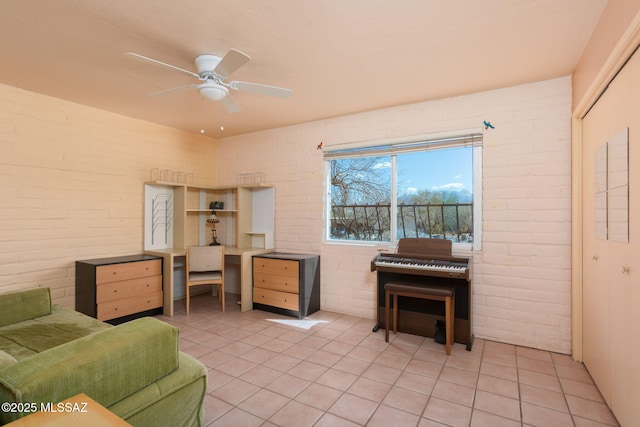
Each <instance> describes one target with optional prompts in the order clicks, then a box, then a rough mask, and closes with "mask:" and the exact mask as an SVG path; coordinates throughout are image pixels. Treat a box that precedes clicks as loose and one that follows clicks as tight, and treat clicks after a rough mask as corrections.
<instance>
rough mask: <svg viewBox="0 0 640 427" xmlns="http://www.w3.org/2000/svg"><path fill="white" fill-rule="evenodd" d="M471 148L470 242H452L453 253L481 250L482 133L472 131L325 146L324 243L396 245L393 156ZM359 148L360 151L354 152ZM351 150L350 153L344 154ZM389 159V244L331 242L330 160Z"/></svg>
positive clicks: (394, 159) (339, 240) (394, 161)
mask: <svg viewBox="0 0 640 427" xmlns="http://www.w3.org/2000/svg"><path fill="white" fill-rule="evenodd" d="M464 146H473V166H472V167H473V234H474V238H473V243H462V242H460V243H458V242H453V250H454V251H455V252H457V253H466V252H472V251H479V250H480V249H481V248H482V130H480V129H472V130H463V131H456V132H447V133H438V134H424V135H414V136H410V137H402V138H394V139H382V140H374V141H360V142H350V143H344V144H334V145H328V146H326V147H325V148H324V149H323V151H324V158H325V172H324V173H325V184H324V186H325V192H324V194H325V196H324V201H323V203H324V218H323V219H324V221H323V222H324V225H323V241H324V243H325V244H337V245H353V246H374V247H379V248H384V249H393V248H395V246H396V245H397V244H398V240H397V237H396V236H397V188H396V187H397V185H396V184H397V183H396V179H397V173H396V170H397V168H396V166H397V165H396V161H397V158H396V155H397V154H401V153H410V152H417V151H429V150H432V149H433V150H435V149H446V148H455V147H464ZM358 149H362V151H358ZM347 150H354V151H351V152H349V151H347ZM376 155H377V156H380V155H388V156H391V162H392V171H393V173H392V174H391V199H392V200H393V201H394V202H393V203H391V218H390V222H391V241H390V242H377V241H365V240H341V239H331V238H330V236H329V234H330V230H329V226H328V222H329V218H330V217H331V182H330V179H331V167H330V162H331V160H339V159H344V158H349V157H365V156H376Z"/></svg>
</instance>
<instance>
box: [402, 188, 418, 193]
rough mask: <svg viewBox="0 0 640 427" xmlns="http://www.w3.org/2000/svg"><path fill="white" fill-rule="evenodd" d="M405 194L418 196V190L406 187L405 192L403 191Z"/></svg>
mask: <svg viewBox="0 0 640 427" xmlns="http://www.w3.org/2000/svg"><path fill="white" fill-rule="evenodd" d="M404 193H405V194H418V189H417V188H415V187H408V188H407V189H406V190H404Z"/></svg>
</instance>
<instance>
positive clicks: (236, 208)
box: [144, 181, 274, 250]
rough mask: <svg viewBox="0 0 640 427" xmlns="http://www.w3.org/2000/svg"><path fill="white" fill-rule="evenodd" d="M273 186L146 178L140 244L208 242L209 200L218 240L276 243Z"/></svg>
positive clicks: (246, 244) (269, 246) (210, 236)
mask: <svg viewBox="0 0 640 427" xmlns="http://www.w3.org/2000/svg"><path fill="white" fill-rule="evenodd" d="M273 192H274V189H273V186H271V185H268V184H248V185H238V186H220V187H207V186H199V185H192V184H179V183H174V182H163V181H153V182H147V183H145V232H144V249H145V250H157V249H168V248H186V247H187V246H196V245H207V244H209V243H211V242H212V240H213V234H212V231H211V230H212V224H211V223H208V222H207V218H209V216H210V215H211V214H212V210H211V209H210V205H211V202H221V203H222V204H223V205H222V208H221V209H215V214H216V217H217V218H218V220H219V222H218V223H216V224H215V226H216V232H217V240H218V242H220V243H221V244H223V245H226V246H235V247H238V248H263V249H273V247H274V237H273V233H274V194H273Z"/></svg>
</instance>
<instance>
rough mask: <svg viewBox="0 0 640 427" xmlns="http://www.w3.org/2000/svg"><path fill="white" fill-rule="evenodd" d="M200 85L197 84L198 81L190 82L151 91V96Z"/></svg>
mask: <svg viewBox="0 0 640 427" xmlns="http://www.w3.org/2000/svg"><path fill="white" fill-rule="evenodd" d="M198 86H200V85H199V84H197V83H194V84H190V85H184V86H178V87H172V88H171V89H165V90H161V91H158V92H153V93H150V94H149V96H158V95H164V94H165V93H169V92H176V91H179V90H184V89H189V88H192V87H198Z"/></svg>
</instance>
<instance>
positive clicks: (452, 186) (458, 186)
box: [432, 182, 464, 191]
mask: <svg viewBox="0 0 640 427" xmlns="http://www.w3.org/2000/svg"><path fill="white" fill-rule="evenodd" d="M432 189H433V190H437V191H438V190H444V191H462V190H464V184H462V183H461V182H451V183H449V184H444V185H438V186H435V187H432Z"/></svg>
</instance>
